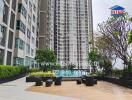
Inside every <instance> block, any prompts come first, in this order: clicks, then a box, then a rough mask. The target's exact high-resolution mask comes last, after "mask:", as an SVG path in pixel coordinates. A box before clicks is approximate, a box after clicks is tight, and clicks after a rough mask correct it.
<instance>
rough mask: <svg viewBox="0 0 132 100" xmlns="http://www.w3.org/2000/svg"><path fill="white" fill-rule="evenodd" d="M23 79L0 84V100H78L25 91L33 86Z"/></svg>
mask: <svg viewBox="0 0 132 100" xmlns="http://www.w3.org/2000/svg"><path fill="white" fill-rule="evenodd" d="M25 80H26V79H25V78H21V79H18V80H15V81H12V82H8V83H4V84H0V100H78V99H74V98H71V97H64V96H57V95H56V96H55V95H51V94H46V93H43V94H42V93H34V92H30V91H26V90H25V89H27V88H28V87H30V86H32V85H33V84H34V83H33V84H32V83H31V84H29V83H28V84H27V83H26V82H25Z"/></svg>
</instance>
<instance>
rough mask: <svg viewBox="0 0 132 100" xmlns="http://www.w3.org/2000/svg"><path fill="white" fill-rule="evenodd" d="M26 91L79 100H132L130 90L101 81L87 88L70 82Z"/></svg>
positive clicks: (131, 91)
mask: <svg viewBox="0 0 132 100" xmlns="http://www.w3.org/2000/svg"><path fill="white" fill-rule="evenodd" d="M27 91H32V92H34V93H44V94H45V93H46V94H51V95H56V96H64V97H72V98H75V99H79V100H132V89H128V88H124V87H121V86H118V85H115V84H111V83H108V82H103V81H100V82H98V85H95V86H93V87H87V86H85V85H84V84H82V85H76V82H73V81H72V82H62V86H54V85H52V87H45V86H39V87H36V86H31V87H29V88H28V89H27ZM62 100H63V99H62Z"/></svg>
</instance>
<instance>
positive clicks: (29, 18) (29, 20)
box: [28, 15, 31, 25]
mask: <svg viewBox="0 0 132 100" xmlns="http://www.w3.org/2000/svg"><path fill="white" fill-rule="evenodd" d="M28 24H29V25H30V24H31V17H30V15H28Z"/></svg>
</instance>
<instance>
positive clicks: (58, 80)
mask: <svg viewBox="0 0 132 100" xmlns="http://www.w3.org/2000/svg"><path fill="white" fill-rule="evenodd" d="M61 82H62V77H57V78H56V79H55V85H61Z"/></svg>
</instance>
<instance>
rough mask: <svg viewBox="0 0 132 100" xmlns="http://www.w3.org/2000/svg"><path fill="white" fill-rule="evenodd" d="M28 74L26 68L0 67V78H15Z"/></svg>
mask: <svg viewBox="0 0 132 100" xmlns="http://www.w3.org/2000/svg"><path fill="white" fill-rule="evenodd" d="M26 72H27V68H25V67H15V66H4V65H0V78H9V77H14V76H17V75H19V74H22V73H26Z"/></svg>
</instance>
